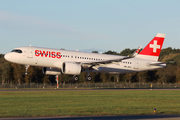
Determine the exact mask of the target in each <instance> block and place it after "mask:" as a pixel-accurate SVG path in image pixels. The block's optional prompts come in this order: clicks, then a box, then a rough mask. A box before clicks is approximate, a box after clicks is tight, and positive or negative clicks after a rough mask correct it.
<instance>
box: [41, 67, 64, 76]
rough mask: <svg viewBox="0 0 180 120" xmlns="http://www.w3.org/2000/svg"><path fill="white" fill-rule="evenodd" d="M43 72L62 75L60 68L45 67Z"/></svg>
mask: <svg viewBox="0 0 180 120" xmlns="http://www.w3.org/2000/svg"><path fill="white" fill-rule="evenodd" d="M43 73H44V74H47V75H60V74H61V70H60V69H58V68H50V67H43Z"/></svg>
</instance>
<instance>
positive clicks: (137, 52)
mask: <svg viewBox="0 0 180 120" xmlns="http://www.w3.org/2000/svg"><path fill="white" fill-rule="evenodd" d="M141 47H142V46H139V47H138V49H137V50H136V51H134V53H133V54H132V55H131V56H130V57H136V55H138V54H139V51H140V49H141Z"/></svg>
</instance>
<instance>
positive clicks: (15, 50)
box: [11, 49, 22, 53]
mask: <svg viewBox="0 0 180 120" xmlns="http://www.w3.org/2000/svg"><path fill="white" fill-rule="evenodd" d="M11 52H16V53H22V50H19V49H14V50H12V51H11Z"/></svg>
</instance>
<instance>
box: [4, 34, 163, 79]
mask: <svg viewBox="0 0 180 120" xmlns="http://www.w3.org/2000/svg"><path fill="white" fill-rule="evenodd" d="M165 35H166V34H162V33H158V34H157V35H156V36H155V37H154V38H153V39H152V40H151V41H150V42H149V44H147V46H146V47H145V48H144V49H143V50H142V51H141V52H139V51H140V48H141V46H140V47H139V48H138V49H137V50H136V51H135V52H134V53H133V54H132V55H130V56H119V55H107V54H98V53H87V52H79V51H69V50H60V49H50V48H42V47H32V46H28V47H18V48H15V49H13V50H12V51H11V52H10V53H7V54H5V56H4V58H5V59H6V60H7V61H10V62H13V63H17V64H21V65H25V66H26V74H27V69H28V67H29V65H31V66H40V67H43V73H44V74H47V75H60V74H69V75H73V79H74V80H75V81H78V80H79V78H78V75H80V73H81V72H83V71H85V72H86V73H87V76H86V80H88V81H91V80H92V77H91V76H90V75H89V73H90V72H103V73H110V74H123V73H132V72H140V71H147V70H154V69H158V68H163V67H165V66H166V63H163V62H160V61H158V58H159V55H160V52H161V48H162V45H163V42H164V39H165Z"/></svg>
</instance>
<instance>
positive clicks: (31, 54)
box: [28, 47, 33, 58]
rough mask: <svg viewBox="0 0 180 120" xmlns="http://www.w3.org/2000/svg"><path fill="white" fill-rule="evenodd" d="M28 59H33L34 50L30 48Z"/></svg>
mask: <svg viewBox="0 0 180 120" xmlns="http://www.w3.org/2000/svg"><path fill="white" fill-rule="evenodd" d="M28 58H33V48H31V47H29V48H28Z"/></svg>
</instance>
